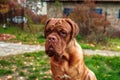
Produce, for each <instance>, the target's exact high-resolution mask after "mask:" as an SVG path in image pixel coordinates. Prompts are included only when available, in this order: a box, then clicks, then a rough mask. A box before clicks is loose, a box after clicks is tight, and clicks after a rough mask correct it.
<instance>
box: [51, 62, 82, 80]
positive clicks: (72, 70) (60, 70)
mask: <svg viewBox="0 0 120 80" xmlns="http://www.w3.org/2000/svg"><path fill="white" fill-rule="evenodd" d="M51 70H52V74H53V76H54V78H55V80H73V79H74V78H75V79H74V80H79V79H77V76H80V75H79V71H78V70H77V66H74V67H70V66H69V64H68V63H67V62H62V63H55V62H54V63H51Z"/></svg>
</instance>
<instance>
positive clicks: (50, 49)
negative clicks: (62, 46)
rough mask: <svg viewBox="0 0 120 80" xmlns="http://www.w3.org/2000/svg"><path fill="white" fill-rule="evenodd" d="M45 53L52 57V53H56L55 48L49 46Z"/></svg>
mask: <svg viewBox="0 0 120 80" xmlns="http://www.w3.org/2000/svg"><path fill="white" fill-rule="evenodd" d="M46 54H47V55H48V56H49V57H52V56H54V55H57V52H56V51H55V49H54V48H53V46H49V47H48V49H47V50H46Z"/></svg>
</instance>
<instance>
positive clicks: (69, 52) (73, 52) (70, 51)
mask: <svg viewBox="0 0 120 80" xmlns="http://www.w3.org/2000/svg"><path fill="white" fill-rule="evenodd" d="M78 56H80V57H78ZM53 59H54V60H55V61H56V62H59V63H62V62H61V61H64V60H66V61H68V62H69V63H70V64H69V65H71V66H72V64H75V63H77V62H79V60H83V52H82V49H81V47H80V46H79V44H78V43H77V42H76V39H72V40H71V41H70V42H69V44H68V45H67V47H66V49H65V51H64V52H63V54H62V55H61V56H54V57H53Z"/></svg>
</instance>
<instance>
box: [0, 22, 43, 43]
mask: <svg viewBox="0 0 120 80" xmlns="http://www.w3.org/2000/svg"><path fill="white" fill-rule="evenodd" d="M43 28H44V25H40V24H33V25H31V31H30V30H29V29H28V28H27V27H25V28H24V31H23V30H21V29H20V27H17V26H9V27H7V29H3V28H2V26H0V34H2V33H8V34H13V35H15V36H16V38H15V39H12V40H9V42H22V43H25V44H44V42H45V39H44V36H43Z"/></svg>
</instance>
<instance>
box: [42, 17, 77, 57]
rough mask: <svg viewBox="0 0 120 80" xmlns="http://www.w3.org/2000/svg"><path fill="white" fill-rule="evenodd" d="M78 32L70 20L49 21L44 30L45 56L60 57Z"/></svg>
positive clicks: (56, 19) (57, 19) (53, 19)
mask: <svg viewBox="0 0 120 80" xmlns="http://www.w3.org/2000/svg"><path fill="white" fill-rule="evenodd" d="M78 32H79V28H78V26H77V25H76V23H74V22H73V21H72V20H71V19H68V18H51V19H49V20H48V21H47V23H46V25H45V29H44V35H45V38H46V43H45V51H46V54H47V55H48V56H49V57H52V56H55V55H57V56H60V55H62V53H63V52H64V50H65V48H66V47H67V45H68V44H69V42H70V41H71V40H72V39H73V38H75V36H76V35H77V34H78Z"/></svg>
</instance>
